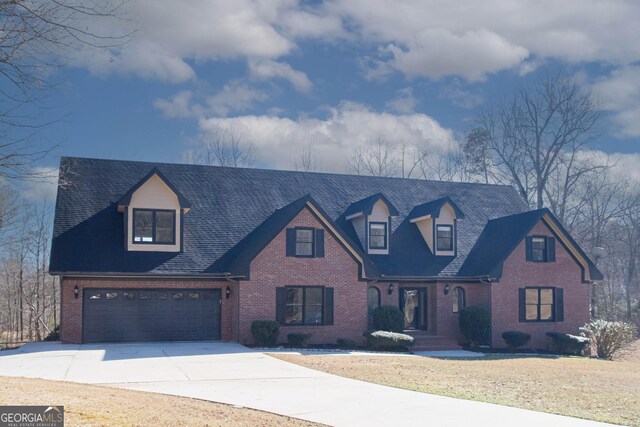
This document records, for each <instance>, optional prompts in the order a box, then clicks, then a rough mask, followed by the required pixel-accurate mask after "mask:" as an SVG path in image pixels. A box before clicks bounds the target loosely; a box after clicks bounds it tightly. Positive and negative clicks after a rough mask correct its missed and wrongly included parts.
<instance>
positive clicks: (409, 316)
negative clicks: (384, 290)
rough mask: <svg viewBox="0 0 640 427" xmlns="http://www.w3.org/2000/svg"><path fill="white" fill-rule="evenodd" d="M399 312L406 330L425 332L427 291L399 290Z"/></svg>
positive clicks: (422, 289) (418, 289) (423, 289)
mask: <svg viewBox="0 0 640 427" xmlns="http://www.w3.org/2000/svg"><path fill="white" fill-rule="evenodd" d="M400 311H401V312H402V314H403V316H404V328H405V329H407V330H411V329H421V330H427V318H428V316H427V289H426V288H414V289H411V288H403V289H400Z"/></svg>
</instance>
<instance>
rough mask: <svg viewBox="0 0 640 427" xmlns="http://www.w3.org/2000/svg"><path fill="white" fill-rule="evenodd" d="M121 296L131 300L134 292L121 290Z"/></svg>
mask: <svg viewBox="0 0 640 427" xmlns="http://www.w3.org/2000/svg"><path fill="white" fill-rule="evenodd" d="M122 297H123V298H124V299H126V300H132V299H134V298H135V294H134V293H133V292H123V293H122Z"/></svg>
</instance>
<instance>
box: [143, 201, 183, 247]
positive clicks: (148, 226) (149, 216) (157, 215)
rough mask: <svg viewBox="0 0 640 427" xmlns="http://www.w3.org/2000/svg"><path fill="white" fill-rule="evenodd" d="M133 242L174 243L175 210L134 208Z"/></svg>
mask: <svg viewBox="0 0 640 427" xmlns="http://www.w3.org/2000/svg"><path fill="white" fill-rule="evenodd" d="M133 243H149V244H161V245H174V244H175V243H176V211H174V210H164V209H134V210H133Z"/></svg>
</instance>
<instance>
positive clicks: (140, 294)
mask: <svg viewBox="0 0 640 427" xmlns="http://www.w3.org/2000/svg"><path fill="white" fill-rule="evenodd" d="M138 298H140V299H151V292H143V291H140V292H138Z"/></svg>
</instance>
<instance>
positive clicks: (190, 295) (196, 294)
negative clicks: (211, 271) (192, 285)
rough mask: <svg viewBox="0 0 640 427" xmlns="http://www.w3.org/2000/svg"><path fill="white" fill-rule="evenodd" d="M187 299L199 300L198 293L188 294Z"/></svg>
mask: <svg viewBox="0 0 640 427" xmlns="http://www.w3.org/2000/svg"><path fill="white" fill-rule="evenodd" d="M189 299H200V292H189Z"/></svg>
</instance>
